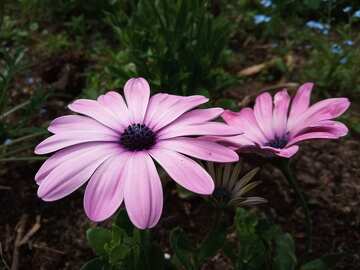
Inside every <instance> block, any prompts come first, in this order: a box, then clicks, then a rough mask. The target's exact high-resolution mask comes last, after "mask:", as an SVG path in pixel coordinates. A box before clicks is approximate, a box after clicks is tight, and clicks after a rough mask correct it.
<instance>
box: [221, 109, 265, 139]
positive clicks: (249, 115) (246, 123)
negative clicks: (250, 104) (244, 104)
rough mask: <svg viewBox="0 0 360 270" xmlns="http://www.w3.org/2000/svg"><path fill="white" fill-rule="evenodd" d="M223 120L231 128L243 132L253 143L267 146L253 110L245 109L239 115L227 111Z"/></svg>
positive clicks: (223, 115)
mask: <svg viewBox="0 0 360 270" xmlns="http://www.w3.org/2000/svg"><path fill="white" fill-rule="evenodd" d="M222 118H223V119H224V121H225V122H226V123H228V124H229V125H230V126H232V127H234V128H237V129H238V130H239V131H241V132H243V133H244V135H245V136H246V137H247V138H249V139H251V140H252V141H253V142H255V143H257V144H265V142H267V139H266V137H265V136H264V134H263V132H262V131H261V129H260V127H259V125H258V123H257V121H256V118H255V115H254V112H253V110H252V109H250V108H244V109H242V110H241V111H240V112H238V113H236V112H232V111H229V110H227V111H225V112H224V113H223V114H222Z"/></svg>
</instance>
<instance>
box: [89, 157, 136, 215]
mask: <svg viewBox="0 0 360 270" xmlns="http://www.w3.org/2000/svg"><path fill="white" fill-rule="evenodd" d="M130 155H131V153H129V152H124V153H121V154H120V155H119V156H114V157H111V158H109V159H107V160H106V161H104V163H103V164H101V165H100V166H99V168H98V169H97V170H96V171H95V173H94V174H93V176H92V177H91V179H90V181H89V183H88V185H87V186H86V190H85V195H84V209H85V213H86V214H87V216H88V217H89V218H90V219H91V220H93V221H95V222H100V221H103V220H105V219H107V218H109V217H110V216H112V215H113V214H114V213H115V212H116V210H117V209H118V208H119V207H120V205H121V203H122V201H123V198H124V177H123V175H124V170H123V169H124V167H125V166H126V164H127V160H128V159H129V157H130Z"/></svg>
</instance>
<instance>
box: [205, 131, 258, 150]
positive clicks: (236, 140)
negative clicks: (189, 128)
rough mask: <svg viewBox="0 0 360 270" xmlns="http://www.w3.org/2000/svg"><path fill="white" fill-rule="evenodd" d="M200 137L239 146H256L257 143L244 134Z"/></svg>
mask: <svg viewBox="0 0 360 270" xmlns="http://www.w3.org/2000/svg"><path fill="white" fill-rule="evenodd" d="M200 138H201V139H203V140H208V141H212V142H218V143H222V144H225V145H233V146H237V148H239V147H243V146H255V143H254V142H253V141H252V140H251V139H249V138H247V137H246V135H244V134H242V135H236V136H202V137H200Z"/></svg>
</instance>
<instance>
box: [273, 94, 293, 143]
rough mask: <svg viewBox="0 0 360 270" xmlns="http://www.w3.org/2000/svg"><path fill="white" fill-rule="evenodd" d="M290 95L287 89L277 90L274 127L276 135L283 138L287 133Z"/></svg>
mask: <svg viewBox="0 0 360 270" xmlns="http://www.w3.org/2000/svg"><path fill="white" fill-rule="evenodd" d="M289 104H290V96H289V94H288V92H287V91H286V90H282V91H280V92H277V93H276V94H275V97H274V111H273V122H272V124H273V129H274V132H275V136H277V137H278V138H281V137H283V136H284V134H285V133H286V125H287V114H288V109H289Z"/></svg>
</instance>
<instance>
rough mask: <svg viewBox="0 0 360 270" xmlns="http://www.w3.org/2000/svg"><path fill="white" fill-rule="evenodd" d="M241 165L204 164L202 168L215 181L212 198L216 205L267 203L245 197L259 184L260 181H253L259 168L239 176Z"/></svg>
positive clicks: (259, 199)
mask: <svg viewBox="0 0 360 270" xmlns="http://www.w3.org/2000/svg"><path fill="white" fill-rule="evenodd" d="M241 165H242V164H241V162H237V163H235V164H234V163H231V164H225V165H223V164H216V163H213V162H205V165H204V167H205V168H206V169H207V171H208V172H209V173H210V175H211V177H212V178H213V179H214V181H215V190H214V192H213V194H212V197H213V199H214V201H215V202H216V203H217V204H219V205H224V206H239V207H242V206H253V205H258V204H262V203H266V202H267V200H265V199H264V198H262V197H257V196H247V193H248V192H250V191H251V190H253V189H254V188H255V187H257V186H258V185H259V184H260V183H261V182H260V181H253V178H254V177H255V175H256V174H257V172H258V171H259V168H255V169H252V170H251V171H249V172H248V173H246V174H244V175H242V176H241V167H242V166H241Z"/></svg>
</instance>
